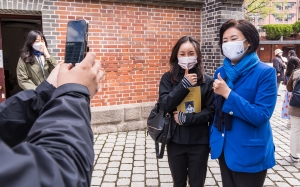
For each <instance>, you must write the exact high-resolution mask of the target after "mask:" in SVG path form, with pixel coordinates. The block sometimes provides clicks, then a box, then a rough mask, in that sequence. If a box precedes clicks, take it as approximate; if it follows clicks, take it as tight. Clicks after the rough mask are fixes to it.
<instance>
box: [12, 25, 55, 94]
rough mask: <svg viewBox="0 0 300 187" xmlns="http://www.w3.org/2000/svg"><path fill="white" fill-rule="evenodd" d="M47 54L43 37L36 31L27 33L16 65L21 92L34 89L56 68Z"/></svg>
mask: <svg viewBox="0 0 300 187" xmlns="http://www.w3.org/2000/svg"><path fill="white" fill-rule="evenodd" d="M56 64H57V63H56V60H55V59H54V58H53V56H51V55H50V54H49V52H48V45H47V41H46V38H45V36H44V35H43V33H42V32H40V31H38V30H32V31H30V32H29V33H28V35H27V38H26V41H25V44H24V46H23V48H22V50H21V57H20V59H19V62H18V65H17V78H18V83H19V86H20V87H21V88H22V89H23V90H29V89H36V87H37V86H38V85H39V84H41V83H42V82H43V81H44V80H46V79H47V77H48V76H49V74H50V73H51V71H52V70H53V69H54V67H55V66H56Z"/></svg>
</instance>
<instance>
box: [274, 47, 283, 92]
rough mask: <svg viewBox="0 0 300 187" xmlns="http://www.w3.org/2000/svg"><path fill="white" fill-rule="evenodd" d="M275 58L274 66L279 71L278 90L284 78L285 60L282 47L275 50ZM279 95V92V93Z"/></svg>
mask: <svg viewBox="0 0 300 187" xmlns="http://www.w3.org/2000/svg"><path fill="white" fill-rule="evenodd" d="M274 53H275V58H274V60H273V67H274V68H275V69H276V72H277V90H278V88H279V85H280V82H281V81H283V80H284V76H285V75H284V66H285V64H284V62H283V60H282V53H283V51H281V50H280V49H276V50H275V51H274ZM278 95H279V94H278Z"/></svg>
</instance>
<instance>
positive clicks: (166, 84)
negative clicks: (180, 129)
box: [159, 72, 190, 113]
mask: <svg viewBox="0 0 300 187" xmlns="http://www.w3.org/2000/svg"><path fill="white" fill-rule="evenodd" d="M189 92H190V90H189V89H188V88H185V87H184V86H183V84H182V82H181V81H180V82H179V84H178V85H176V86H174V87H173V86H172V84H171V77H170V73H169V72H167V73H165V74H164V75H163V76H162V78H161V80H160V84H159V103H160V108H161V109H162V110H163V111H165V112H169V113H170V112H173V111H175V110H176V107H177V106H178V105H179V104H180V103H181V101H182V100H183V99H184V98H185V97H186V96H187V95H188V93H189Z"/></svg>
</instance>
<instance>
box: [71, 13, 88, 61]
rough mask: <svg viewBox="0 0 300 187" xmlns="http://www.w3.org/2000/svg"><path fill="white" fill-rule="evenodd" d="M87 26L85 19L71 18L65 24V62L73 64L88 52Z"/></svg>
mask: <svg viewBox="0 0 300 187" xmlns="http://www.w3.org/2000/svg"><path fill="white" fill-rule="evenodd" d="M88 28H89V22H88V21H87V20H84V19H82V20H71V21H69V22H68V26H67V36H66V50H65V63H72V64H73V66H74V65H75V64H76V63H79V62H81V61H82V60H83V58H84V57H85V54H86V52H88Z"/></svg>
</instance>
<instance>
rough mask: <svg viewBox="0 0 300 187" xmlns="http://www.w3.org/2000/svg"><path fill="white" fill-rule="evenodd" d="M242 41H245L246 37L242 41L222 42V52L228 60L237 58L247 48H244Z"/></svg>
mask: <svg viewBox="0 0 300 187" xmlns="http://www.w3.org/2000/svg"><path fill="white" fill-rule="evenodd" d="M244 41H246V39H245V40H242V41H235V42H226V43H224V44H223V45H222V50H223V54H224V55H225V56H226V57H227V58H229V59H230V60H237V59H239V58H240V57H241V56H242V55H243V54H244V53H245V51H246V50H247V49H248V48H247V49H246V50H245V49H244Z"/></svg>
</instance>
